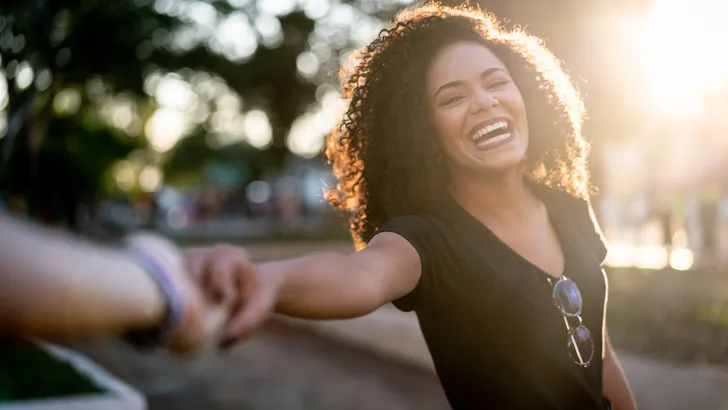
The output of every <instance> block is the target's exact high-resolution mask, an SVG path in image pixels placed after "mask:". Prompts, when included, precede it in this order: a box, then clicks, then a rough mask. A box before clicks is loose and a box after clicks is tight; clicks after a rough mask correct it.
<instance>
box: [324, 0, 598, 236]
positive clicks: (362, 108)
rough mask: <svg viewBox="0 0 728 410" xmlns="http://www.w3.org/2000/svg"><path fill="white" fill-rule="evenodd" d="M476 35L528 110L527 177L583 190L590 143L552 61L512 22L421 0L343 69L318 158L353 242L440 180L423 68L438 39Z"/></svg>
mask: <svg viewBox="0 0 728 410" xmlns="http://www.w3.org/2000/svg"><path fill="white" fill-rule="evenodd" d="M461 41H472V42H477V43H480V44H483V45H484V46H486V47H487V48H488V49H489V50H490V51H491V52H493V54H495V55H496V56H497V57H498V58H499V59H500V60H501V61H502V62H503V63H504V64H505V66H506V67H507V68H508V70H509V72H510V74H511V76H512V79H513V81H514V83H515V85H516V86H517V87H518V89H519V90H520V92H521V94H522V96H523V99H524V102H525V106H526V109H527V116H528V123H529V130H530V134H531V141H530V143H529V147H528V150H527V153H526V161H527V165H528V173H529V176H530V177H531V178H533V179H534V180H537V181H540V182H542V183H544V184H546V185H548V186H551V187H553V188H556V189H560V190H563V191H566V192H568V193H570V194H572V195H574V196H576V197H580V198H585V199H586V198H587V197H588V193H589V189H590V188H589V177H588V171H587V165H586V160H587V152H588V145H587V143H586V142H585V141H584V140H583V139H582V137H581V125H582V121H583V118H584V105H583V103H582V100H581V98H580V95H579V93H578V92H577V90H576V88H575V87H574V85H573V84H572V83H571V81H570V80H569V77H568V75H567V74H566V73H565V72H564V70H563V69H562V67H561V64H560V61H559V60H557V59H556V58H555V57H554V55H553V54H551V52H550V51H549V50H548V49H547V48H546V47H545V46H544V44H543V42H542V41H541V40H540V39H538V38H536V37H534V36H532V35H530V34H528V33H526V32H525V31H523V30H522V29H520V28H516V29H513V30H507V29H505V28H504V27H503V25H501V24H500V23H499V21H498V20H497V19H496V17H495V16H493V15H492V14H489V13H487V12H484V11H482V10H479V9H473V8H469V7H458V8H451V7H446V6H442V5H438V4H427V5H424V6H419V7H417V8H412V9H408V10H405V11H403V12H401V13H400V14H398V15H397V16H396V17H395V18H394V19H393V21H392V24H391V26H390V27H389V28H387V29H384V30H382V31H381V32H380V33H379V35H378V37H377V38H376V39H375V40H374V41H372V42H371V43H370V44H369V45H367V46H366V47H364V48H363V49H361V50H359V51H358V52H357V53H355V54H354V55H353V58H352V62H351V63H350V64H348V67H347V65H345V66H344V67H343V68H342V69H341V73H340V76H341V86H342V89H343V94H344V98H345V99H346V101H347V104H348V108H347V111H346V113H345V114H344V116H343V119H342V120H341V123H340V125H339V127H337V129H336V130H335V131H334V132H333V133H332V134H331V135H330V136H329V139H328V141H327V146H326V151H325V154H326V158H327V160H328V161H329V163H330V164H332V166H333V171H334V176H335V177H336V180H337V182H336V184H335V185H332V186H330V187H328V189H327V192H326V198H327V199H328V200H329V202H330V203H331V204H332V205H333V206H334V207H335V208H338V209H339V210H343V211H347V212H353V216H352V218H351V220H350V230H351V233H352V236H353V238H354V241H355V243H356V246H357V249H361V248H362V247H363V246H365V244H366V243H367V242H368V241H369V239H370V238H371V236H372V235H373V234H374V232H375V231H376V230H377V229H378V228H379V227H380V226H381V225H382V224H384V223H385V222H386V221H388V220H390V219H391V218H394V217H397V216H402V215H406V214H412V213H417V212H422V211H424V210H425V208H424V207H426V206H427V204H430V203H432V201H433V200H434V199H435V198H437V197H438V195H440V196H441V195H442V194H443V193H444V192H445V191H444V189H446V185H447V178H448V172H447V170H446V168H445V160H444V154H443V153H442V152H441V151H440V148H439V147H438V144H437V143H436V139H435V131H434V130H433V128H432V126H431V124H430V122H429V121H427V120H423V119H426V118H428V117H427V116H428V109H427V99H426V98H425V76H426V73H427V69H428V66H429V63H430V61H431V60H432V59H433V58H434V56H435V54H436V53H437V52H438V51H439V50H441V49H442V48H443V47H445V46H447V45H449V44H452V43H455V42H461Z"/></svg>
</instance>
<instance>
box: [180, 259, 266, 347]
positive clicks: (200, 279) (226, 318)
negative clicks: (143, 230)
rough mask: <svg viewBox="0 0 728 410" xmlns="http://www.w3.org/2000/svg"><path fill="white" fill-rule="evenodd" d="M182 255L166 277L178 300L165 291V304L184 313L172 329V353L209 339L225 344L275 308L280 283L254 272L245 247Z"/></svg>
mask: <svg viewBox="0 0 728 410" xmlns="http://www.w3.org/2000/svg"><path fill="white" fill-rule="evenodd" d="M178 256H180V255H178ZM181 256H182V257H183V259H184V260H183V261H178V262H179V263H177V264H176V265H175V266H176V267H177V269H172V270H171V272H169V273H168V274H167V277H166V280H168V281H169V282H172V283H171V284H170V286H169V287H170V288H172V289H174V290H175V292H172V293H173V297H172V298H171V299H176V300H169V299H170V297H169V295H167V299H168V300H167V304H168V306H171V307H176V308H178V309H177V310H179V311H182V312H183V314H182V315H181V317H182V320H179V321H178V323H177V324H176V325H175V326H173V327H172V329H171V334H170V339H169V341H168V345H167V346H166V347H167V348H168V349H169V350H170V351H172V352H174V353H178V354H187V353H195V352H196V351H198V350H199V349H200V348H201V347H202V346H204V345H208V344H210V343H215V344H217V346H218V347H219V348H221V349H226V348H229V347H230V346H232V345H233V344H235V343H236V342H239V341H242V340H244V339H246V338H248V337H249V336H250V335H251V334H252V332H253V331H254V330H255V329H256V328H258V327H259V326H260V325H261V324H263V323H264V322H265V320H266V319H267V318H268V317H269V316H270V314H271V313H272V312H273V309H274V307H275V302H276V295H277V290H278V284H277V282H276V280H275V279H274V278H273V277H271V276H270V275H269V276H264V275H261V274H260V273H259V272H258V270H257V269H256V267H255V266H254V265H253V263H252V261H251V259H250V256H249V254H248V252H247V251H246V250H245V249H243V248H240V247H235V246H232V245H216V246H211V247H199V248H190V249H186V250H185V251H183V252H182V254H181ZM168 293H169V292H168ZM180 306H181V308H180ZM172 310H174V309H172Z"/></svg>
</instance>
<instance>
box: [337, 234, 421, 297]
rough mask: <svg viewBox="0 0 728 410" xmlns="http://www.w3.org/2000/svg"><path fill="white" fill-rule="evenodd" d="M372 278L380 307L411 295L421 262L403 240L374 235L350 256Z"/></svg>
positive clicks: (400, 237) (388, 235)
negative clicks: (380, 302) (378, 294)
mask: <svg viewBox="0 0 728 410" xmlns="http://www.w3.org/2000/svg"><path fill="white" fill-rule="evenodd" d="M351 256H352V258H353V259H355V260H356V262H357V263H358V264H359V265H360V266H361V267H362V268H364V269H365V270H366V271H367V274H368V275H371V276H372V277H373V278H375V279H376V282H377V283H378V285H379V286H378V288H379V292H380V296H381V299H382V304H384V303H387V302H391V301H392V300H395V299H397V298H399V297H402V296H404V295H406V294H408V293H409V292H411V291H412V290H413V289H414V288H415V287H416V286H417V282H418V281H419V280H420V277H421V276H422V261H421V259H420V255H419V254H418V253H417V250H416V249H415V247H414V246H413V245H412V244H411V243H410V242H409V241H407V239H405V238H403V237H402V236H400V235H398V234H396V233H393V232H382V233H379V234H377V235H375V236H374V237H373V238H372V239H371V240H370V241H369V243H368V244H367V246H366V248H364V249H362V250H361V251H359V252H356V253H354V254H352V255H351Z"/></svg>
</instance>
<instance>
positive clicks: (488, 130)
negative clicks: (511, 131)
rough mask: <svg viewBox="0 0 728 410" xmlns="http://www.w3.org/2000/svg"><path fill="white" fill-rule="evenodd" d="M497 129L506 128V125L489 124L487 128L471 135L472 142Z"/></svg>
mask: <svg viewBox="0 0 728 410" xmlns="http://www.w3.org/2000/svg"><path fill="white" fill-rule="evenodd" d="M499 128H508V123H507V122H505V121H500V122H496V123H495V124H490V125H489V126H487V127H485V128H482V129H480V130H479V131H478V132H476V133H475V134H473V140H477V139H478V138H480V137H482V136H483V135H485V134H487V133H489V132H492V131H495V130H497V129H499Z"/></svg>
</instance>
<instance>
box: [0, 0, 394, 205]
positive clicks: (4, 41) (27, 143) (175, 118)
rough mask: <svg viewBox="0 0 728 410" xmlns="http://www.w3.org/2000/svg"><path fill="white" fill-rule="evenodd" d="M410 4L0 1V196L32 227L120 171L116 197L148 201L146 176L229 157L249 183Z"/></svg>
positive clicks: (94, 192)
mask: <svg viewBox="0 0 728 410" xmlns="http://www.w3.org/2000/svg"><path fill="white" fill-rule="evenodd" d="M407 2H408V1H397V0H392V1H385V0H382V1H370V0H351V1H342V2H339V1H293V0H287V1H284V0H259V1H247V0H129V1H118V2H116V1H100V0H68V1H60V0H4V1H3V2H2V4H0V67H2V69H3V70H2V72H4V75H0V141H2V144H1V145H2V147H3V157H1V158H0V159H2V162H1V163H0V166H2V168H1V170H2V174H1V175H0V190H6V191H9V192H11V193H16V194H22V195H24V196H25V197H26V199H27V200H28V201H29V202H33V203H35V204H36V205H38V206H31V207H30V209H31V210H34V213H35V214H36V216H40V215H41V214H42V212H41V211H40V208H53V207H55V205H54V204H56V203H60V202H64V203H68V204H73V203H77V202H79V201H81V200H82V199H84V198H94V197H97V196H98V195H103V194H104V192H106V191H108V189H112V190H113V189H116V187H115V186H114V184H111V185H108V184H106V181H108V180H113V177H117V179H118V177H119V176H120V175H119V172H121V173H122V174H123V175H122V176H123V177H124V180H125V181H126V182H129V177H130V174H129V172H135V173H136V175H132V179H134V178H136V182H135V181H133V180H132V184H129V183H123V184H120V186H121V187H122V188H126V189H138V188H151V189H153V188H154V186H147V187H144V186H142V187H140V186H139V185H138V182H139V179H138V178H139V173H140V172H141V170H144V169H147V168H148V167H149V166H153V167H160V166H164V169H166V170H167V171H168V172H169V173H170V174H169V175H168V176H169V177H170V178H172V179H174V178H175V173H177V172H178V173H180V176H182V174H185V173H187V174H189V173H194V172H201V169H202V168H204V167H205V166H206V165H209V162H211V161H214V160H215V159H216V157H217V156H218V154H219V152H218V150H220V149H222V148H223V147H225V146H228V145H234V146H239V147H240V146H243V147H247V148H245V149H243V151H244V152H245V153H246V155H244V156H242V157H240V160H241V161H247V162H250V163H251V164H252V166H249V168H251V169H252V170H253V171H254V172H253V173H254V174H255V173H257V174H260V173H262V171H261V169H264V168H266V167H276V166H279V165H280V164H282V163H283V159H284V158H285V156H286V155H288V146H290V143H287V141H288V139H290V138H291V137H290V136H289V135H288V134H289V130H290V128H291V126H292V125H293V124H294V123H295V121H296V120H297V119H298V118H299V117H300V116H301V115H302V114H304V113H306V112H309V111H311V110H312V109H314V108H312V107H315V106H316V105H317V104H320V102H321V101H322V99H323V98H324V97H325V94H326V93H325V92H326V91H327V90H329V91H330V87H329V88H321V84H324V83H326V82H330V80H331V77H332V75H331V73H332V71H333V70H334V69H335V68H336V67H338V65H339V64H340V58H341V56H343V55H344V54H345V52H346V51H347V50H349V49H351V48H353V47H354V46H355V45H357V44H360V43H362V42H364V41H367V40H368V39H370V38H372V37H373V36H374V34H375V33H376V31H378V29H379V28H380V27H381V25H382V19H383V18H388V17H389V16H391V15H392V14H393V13H394V11H395V9H396V7H397V6H398V5H400V4H404V3H407ZM354 21H357V23H358V24H357V25H353V24H352V23H353V22H354ZM319 134H321V133H319ZM2 136H4V140H3V138H2ZM186 136H189V137H188V139H189V140H187V139H186V138H185V137H186ZM309 137H310V135H309ZM314 138H320V136H315V137H314ZM244 141H246V144H243V145H240V144H241V143H243V142H244ZM178 142H179V145H178V147H177V148H178V150H180V151H182V152H179V153H176V152H175V151H177V149H175V146H176V144H177V143H178ZM316 144H319V145H320V141H319V142H316ZM316 144H314V145H316ZM308 145H311V144H308ZM253 147H255V148H256V149H261V150H263V151H264V152H265V154H266V155H263V156H259V155H258V156H257V155H251V154H254V153H256V152H257V151H255V150H254V149H253ZM189 149H193V152H189V151H188V152H184V151H185V150H189ZM233 151H235V150H233ZM194 152H198V153H199V155H195V154H194ZM237 153H238V154H240V152H237ZM127 157H128V158H127ZM51 158H53V160H51ZM123 158H127V159H128V160H129V161H127V163H125V164H124V165H125V167H116V168H114V164H115V163H118V161H119V160H120V159H123ZM170 159H171V160H172V162H170V163H169V164H166V166H165V163H166V162H167V161H168V160H170ZM46 161H48V162H46ZM129 162H131V164H129ZM41 163H43V165H41ZM51 163H53V164H55V165H52V166H51ZM122 168H123V169H122ZM122 171H123V172H122ZM44 181H45V182H44ZM49 181H53V182H52V183H51V182H49ZM41 192H42V193H41ZM41 199H42V201H41ZM39 201H41V202H39ZM69 206H70V205H69ZM69 215H70V213H69Z"/></svg>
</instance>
